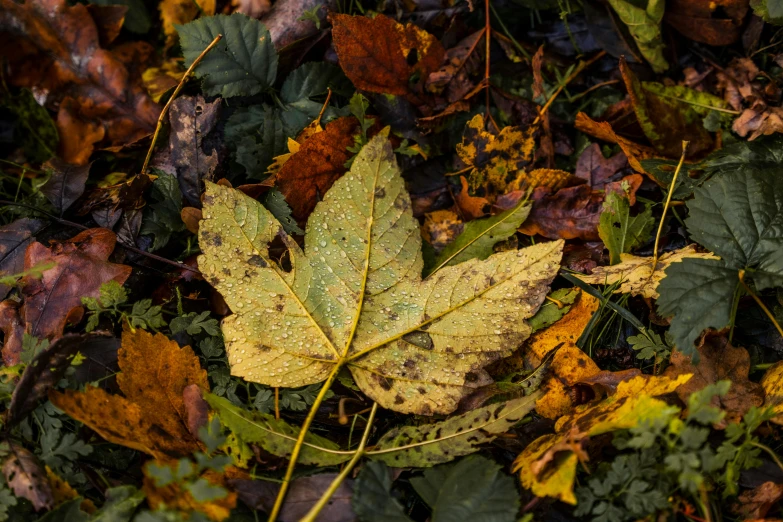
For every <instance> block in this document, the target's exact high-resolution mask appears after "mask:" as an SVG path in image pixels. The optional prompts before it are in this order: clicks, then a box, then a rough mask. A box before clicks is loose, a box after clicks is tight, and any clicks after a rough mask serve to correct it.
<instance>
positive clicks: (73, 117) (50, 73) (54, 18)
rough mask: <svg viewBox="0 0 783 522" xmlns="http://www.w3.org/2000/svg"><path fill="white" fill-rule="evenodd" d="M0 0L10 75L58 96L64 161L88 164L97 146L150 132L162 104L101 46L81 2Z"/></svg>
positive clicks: (1, 37) (49, 101)
mask: <svg viewBox="0 0 783 522" xmlns="http://www.w3.org/2000/svg"><path fill="white" fill-rule="evenodd" d="M0 5H2V8H1V9H0V45H2V46H12V47H13V48H14V49H16V50H17V51H16V52H14V53H9V54H8V55H7V58H8V60H9V66H10V70H11V73H10V74H9V75H8V76H7V81H9V82H11V83H12V84H13V85H17V86H20V87H35V88H37V89H42V90H43V92H45V93H46V98H45V101H46V105H47V106H56V105H57V104H59V112H58V116H57V129H58V131H59V134H60V138H61V141H60V157H61V158H62V159H63V160H64V161H67V162H69V163H73V164H77V165H84V164H85V163H87V161H88V159H89V157H90V155H91V153H92V151H93V149H94V147H96V146H100V145H111V146H119V145H124V144H127V143H131V142H134V141H136V140H138V139H140V138H142V137H144V136H146V135H148V134H150V133H152V131H153V130H154V129H155V123H156V121H157V118H158V113H159V112H160V108H159V107H158V106H157V105H156V104H155V103H154V102H153V101H152V100H151V99H150V98H149V97H148V96H147V94H146V92H144V89H143V88H142V86H141V84H140V82H139V81H137V79H134V78H132V77H130V75H129V74H128V70H127V69H126V68H125V66H124V65H123V64H122V63H121V62H120V61H119V60H118V59H117V58H116V57H115V56H114V55H113V54H112V53H110V52H109V51H107V50H105V49H102V48H101V47H100V45H99V41H98V29H97V27H96V24H95V21H94V20H93V18H92V17H91V16H90V14H89V11H88V9H87V7H86V6H85V5H84V4H76V5H73V6H69V5H68V4H67V3H66V2H65V0H28V1H27V2H26V3H24V4H18V3H16V2H14V1H12V0H2V4H0ZM8 48H11V47H8Z"/></svg>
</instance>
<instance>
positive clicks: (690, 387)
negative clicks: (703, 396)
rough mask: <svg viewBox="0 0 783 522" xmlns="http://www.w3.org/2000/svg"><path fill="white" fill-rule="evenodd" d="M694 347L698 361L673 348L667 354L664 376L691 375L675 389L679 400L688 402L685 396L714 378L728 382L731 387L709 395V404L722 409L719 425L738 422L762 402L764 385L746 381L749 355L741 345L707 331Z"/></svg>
mask: <svg viewBox="0 0 783 522" xmlns="http://www.w3.org/2000/svg"><path fill="white" fill-rule="evenodd" d="M696 350H697V351H698V353H699V357H698V362H694V361H693V358H692V357H690V356H689V355H684V354H683V353H682V352H681V351H679V350H677V349H675V350H674V351H673V352H672V356H671V365H670V366H669V367H668V368H666V371H665V372H664V373H663V375H664V376H666V377H671V378H677V377H678V376H680V375H682V374H688V375H693V377H692V378H691V379H690V380H689V381H688V382H687V384H684V385H682V386H680V387H679V388H678V389H677V395H679V397H680V399H682V402H684V403H686V404H687V403H688V397H690V395H691V394H692V393H694V392H697V391H699V390H701V389H703V388H704V387H705V386H707V385H708V384H715V383H716V382H718V381H723V380H729V381H731V388H729V391H728V393H726V395H723V396H722V397H718V396H715V397H713V399H712V401H713V405H714V406H716V407H720V408H721V409H722V410H723V411H725V412H726V417H725V418H724V420H723V421H721V424H722V426H723V427H725V425H726V424H727V423H731V422H739V421H740V420H741V419H742V416H743V415H745V413H747V411H748V410H749V409H750V408H751V407H753V406H761V404H762V403H763V402H764V388H763V387H762V385H761V384H758V383H755V382H751V381H750V380H748V373H749V372H750V355H749V354H748V351H747V350H746V349H745V348H741V347H735V346H732V345H731V344H729V341H728V339H727V337H726V336H725V335H722V334H719V333H716V332H712V331H708V332H707V333H706V334H704V337H703V338H702V339H701V341H700V342H699V345H698V347H697V348H696Z"/></svg>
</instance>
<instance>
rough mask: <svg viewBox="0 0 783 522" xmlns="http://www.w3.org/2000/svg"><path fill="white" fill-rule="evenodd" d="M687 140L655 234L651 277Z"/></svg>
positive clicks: (683, 160)
mask: <svg viewBox="0 0 783 522" xmlns="http://www.w3.org/2000/svg"><path fill="white" fill-rule="evenodd" d="M688 143H689V142H687V141H683V142H682V155H681V156H680V162H679V163H678V164H677V169H676V170H675V171H674V176H672V182H671V185H670V186H669V194H668V195H667V196H666V204H665V205H664V206H663V215H661V222H660V223H659V224H658V233H657V234H655V247H653V262H652V270H650V277H652V274H654V273H655V267H656V266H658V242H659V241H660V240H661V232H663V223H664V221H666V212H667V211H668V210H669V206H670V205H671V203H672V194H674V186H675V184H676V183H677V176H679V175H680V169H682V164H683V163H685V152H686V151H687V150H688Z"/></svg>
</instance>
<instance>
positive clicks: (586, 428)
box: [513, 374, 691, 504]
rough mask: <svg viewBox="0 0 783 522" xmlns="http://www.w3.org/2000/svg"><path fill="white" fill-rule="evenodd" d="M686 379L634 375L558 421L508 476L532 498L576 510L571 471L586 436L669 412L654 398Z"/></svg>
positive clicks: (620, 428)
mask: <svg viewBox="0 0 783 522" xmlns="http://www.w3.org/2000/svg"><path fill="white" fill-rule="evenodd" d="M690 378H691V375H688V374H686V375H679V376H677V377H676V378H675V379H670V378H668V377H656V376H650V375H639V376H636V377H634V378H632V379H630V380H628V381H625V382H621V383H620V384H619V385H618V387H617V392H616V393H615V394H614V395H611V396H609V397H607V398H606V399H604V400H602V401H600V402H598V403H597V404H586V405H583V406H578V407H577V408H576V411H575V412H574V413H572V414H571V415H566V416H563V417H561V418H560V419H559V420H558V422H557V424H556V425H555V434H553V435H544V436H543V437H539V438H538V439H536V440H535V441H533V443H531V444H529V445H528V446H527V447H526V448H525V449H524V450H523V451H522V453H520V454H519V456H518V457H517V458H516V460H515V461H514V467H513V470H514V471H519V477H520V480H521V482H522V485H523V486H524V487H525V488H527V489H529V490H531V491H532V492H533V494H535V495H536V496H539V497H553V498H557V499H559V500H562V501H563V502H566V503H569V504H576V497H575V496H574V491H573V488H574V479H575V477H576V466H577V462H578V459H579V457H580V456H581V457H582V458H585V455H584V453H583V451H582V450H581V444H582V443H583V442H585V441H586V440H587V439H588V438H589V437H591V436H595V435H600V434H603V433H609V432H612V431H617V430H624V429H629V428H632V427H634V426H636V425H637V424H639V423H640V422H643V421H644V420H646V419H649V418H652V417H655V416H658V415H660V414H661V412H662V411H666V409H667V408H672V407H671V406H668V405H667V404H666V403H665V402H664V401H662V400H659V399H656V398H655V397H656V396H659V395H665V394H667V393H672V392H673V391H675V390H676V389H677V388H678V387H680V386H681V385H683V384H685V383H686V382H688V380H689V379H690Z"/></svg>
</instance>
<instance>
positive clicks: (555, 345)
mask: <svg viewBox="0 0 783 522" xmlns="http://www.w3.org/2000/svg"><path fill="white" fill-rule="evenodd" d="M599 304H600V303H599V301H598V299H596V298H595V297H593V296H591V295H588V294H585V293H582V294H581V295H580V296H579V300H578V301H577V302H576V303H574V305H573V306H572V307H571V309H570V310H569V311H568V313H567V314H566V315H565V316H563V318H562V319H560V320H559V321H557V322H556V323H555V324H553V325H552V326H550V327H549V328H546V329H544V330H541V331H539V332H536V333H534V334H533V335H532V336H531V338H530V340H529V341H528V342H527V344H526V346H525V348H524V349H525V354H526V358H527V359H528V363H529V364H530V366H531V367H533V368H535V367H537V366H538V365H539V364H541V361H542V360H543V359H544V357H545V356H546V354H548V353H549V352H551V351H552V350H557V353H556V354H555V358H554V359H553V360H552V366H551V370H550V374H549V376H548V377H547V378H546V380H545V381H544V384H543V386H544V389H545V390H546V392H545V393H544V395H543V396H542V397H541V398H540V399H538V401H536V411H537V412H538V414H539V415H541V416H542V417H546V418H548V419H557V418H558V417H560V416H562V415H565V414H567V413H569V412H570V411H571V410H572V409H573V406H574V403H573V400H572V398H571V395H570V394H569V391H570V389H571V387H572V386H574V385H575V384H576V383H578V382H579V381H582V380H584V379H587V378H589V377H591V376H593V375H596V374H597V373H599V372H600V369H599V368H598V366H597V365H596V364H595V362H593V360H592V359H591V358H590V356H589V355H587V354H586V353H584V352H583V351H582V350H581V349H579V347H578V346H576V341H577V339H579V336H580V335H581V334H582V331H583V330H584V329H585V326H587V323H588V322H589V321H590V318H591V317H592V316H593V314H594V313H595V311H596V310H598V305H599Z"/></svg>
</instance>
